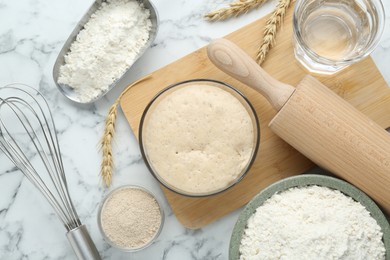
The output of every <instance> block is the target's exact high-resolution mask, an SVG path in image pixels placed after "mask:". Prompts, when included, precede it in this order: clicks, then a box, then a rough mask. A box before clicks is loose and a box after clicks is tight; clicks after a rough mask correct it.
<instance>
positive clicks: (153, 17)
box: [53, 0, 159, 104]
mask: <svg viewBox="0 0 390 260" xmlns="http://www.w3.org/2000/svg"><path fill="white" fill-rule="evenodd" d="M137 1H138V2H140V3H142V4H143V6H144V7H145V8H146V9H148V10H149V11H150V17H149V18H150V21H151V23H152V27H151V30H150V32H149V39H148V40H147V42H146V44H145V45H144V46H143V47H142V48H141V50H140V51H139V53H138V54H137V55H136V57H135V58H134V60H133V63H132V64H131V65H129V66H128V68H127V70H126V71H125V73H123V75H122V76H121V77H119V78H117V79H116V80H115V81H114V82H113V83H111V84H110V85H109V86H108V87H107V88H106V89H105V90H103V91H101V92H100V94H99V95H98V96H96V97H94V98H91V99H88V100H86V99H85V98H81V97H80V96H79V95H78V94H77V93H76V91H74V89H73V88H72V87H71V86H68V85H65V84H60V83H58V78H59V71H60V67H61V66H62V65H63V64H65V55H66V54H67V53H68V52H69V50H70V47H71V45H72V43H73V42H74V41H75V40H76V38H77V35H78V34H79V32H80V31H81V30H82V29H84V25H85V24H86V23H87V22H88V21H89V19H90V18H91V15H92V14H93V13H95V12H96V11H97V10H98V9H99V8H100V7H101V5H102V3H103V2H106V1H102V0H96V1H95V2H94V3H93V4H92V5H91V7H90V8H89V9H88V11H87V12H86V13H85V14H84V16H83V17H82V18H81V20H80V21H79V22H78V23H77V25H76V27H75V28H74V30H73V31H72V33H71V34H70V36H69V37H68V39H67V40H66V42H65V44H64V46H63V47H62V49H61V51H60V53H59V54H58V57H57V59H56V62H55V64H54V67H53V79H54V82H55V84H56V86H57V87H58V89H59V91H60V92H61V93H62V94H63V95H64V96H65V97H67V98H68V99H70V100H72V101H74V102H76V103H80V104H90V103H93V102H95V101H97V100H99V99H100V98H102V97H103V96H104V95H106V94H107V93H108V92H109V91H110V90H111V89H112V88H113V87H115V85H116V84H117V83H118V82H119V81H120V80H121V79H122V78H123V77H124V75H126V73H127V72H128V71H129V70H130V69H131V67H132V65H133V64H134V63H135V62H136V61H137V60H138V59H139V58H140V57H141V56H142V55H143V54H144V53H145V51H146V50H147V49H148V48H149V47H150V46H151V45H152V43H153V41H154V40H155V38H156V35H157V30H158V24H159V22H158V13H157V10H156V8H155V7H154V5H153V4H152V3H151V2H150V1H148V0H137Z"/></svg>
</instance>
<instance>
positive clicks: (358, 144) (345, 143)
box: [207, 39, 390, 214]
mask: <svg viewBox="0 0 390 260" xmlns="http://www.w3.org/2000/svg"><path fill="white" fill-rule="evenodd" d="M207 52H208V56H209V58H210V60H211V61H212V62H213V63H214V64H215V65H216V66H217V67H218V68H219V69H221V70H222V71H224V72H225V73H227V74H229V75H230V76H232V77H234V78H236V79H237V80H239V81H241V82H243V83H244V84H246V85H248V86H250V87H252V88H253V89H255V90H256V91H258V92H260V93H261V94H262V95H263V96H265V97H266V98H267V100H268V101H269V102H270V103H271V104H272V106H273V107H274V108H275V109H276V110H277V111H279V112H278V113H277V114H276V116H275V117H274V118H273V119H272V120H271V122H270V124H269V127H270V129H271V130H272V131H273V132H275V133H276V134H277V135H278V136H280V137H281V138H282V139H283V140H285V141H286V142H287V143H289V144H290V145H292V146H293V147H294V148H295V149H297V150H298V151H299V152H301V153H302V154H304V155H305V156H306V157H308V158H309V159H310V160H312V161H313V162H314V163H316V164H317V165H319V166H321V167H323V168H325V169H327V170H329V171H330V172H332V173H334V174H336V175H338V176H339V177H341V178H343V179H345V180H347V181H349V182H350V183H352V184H354V185H355V186H357V187H359V188H360V189H361V190H363V191H364V192H366V193H367V194H368V195H369V196H371V197H372V198H373V199H374V200H375V201H376V202H377V203H378V204H379V205H380V206H381V207H382V209H383V210H384V211H386V212H387V214H390V134H389V133H387V132H386V131H385V130H384V129H382V128H381V127H380V126H378V125H377V124H376V123H374V122H373V121H372V120H371V119H369V118H368V117H367V116H365V115H363V114H362V113H360V112H359V111H358V110H356V109H355V108H354V107H353V106H352V105H350V104H349V103H347V102H346V101H345V100H343V99H342V98H341V97H339V96H338V95H337V94H335V93H334V92H332V91H331V90H329V89H328V88H327V87H326V86H324V85H323V84H322V83H321V82H319V81H318V80H316V79H315V78H313V77H311V76H309V75H307V76H305V77H304V78H303V80H302V81H301V82H300V83H299V84H298V86H297V87H296V88H294V87H292V86H290V85H287V84H284V83H281V82H279V81H277V80H276V79H274V78H272V77H271V76H270V75H268V74H267V73H266V72H265V71H264V70H263V69H262V68H260V66H258V65H257V64H256V62H255V61H254V60H252V59H251V58H250V57H249V56H248V55H247V54H246V53H245V52H244V51H243V50H241V49H240V48H239V47H237V46H236V45H235V44H233V43H232V42H230V41H228V40H224V39H218V40H215V41H214V42H212V43H210V45H209V46H208V50H207Z"/></svg>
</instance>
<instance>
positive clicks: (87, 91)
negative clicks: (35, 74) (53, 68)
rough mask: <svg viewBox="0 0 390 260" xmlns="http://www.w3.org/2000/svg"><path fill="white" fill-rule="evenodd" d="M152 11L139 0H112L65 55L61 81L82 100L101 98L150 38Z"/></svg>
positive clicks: (102, 7) (59, 80) (103, 5)
mask: <svg viewBox="0 0 390 260" xmlns="http://www.w3.org/2000/svg"><path fill="white" fill-rule="evenodd" d="M149 16H150V11H149V10H147V9H145V8H144V7H143V5H142V4H140V3H139V2H138V1H136V0H108V1H107V3H106V2H103V4H102V6H101V7H100V9H99V10H97V11H96V12H95V13H94V14H92V16H91V18H90V19H89V21H88V22H87V23H86V24H85V26H84V29H83V30H81V31H80V32H79V34H78V35H77V38H76V40H75V41H74V42H73V43H72V45H71V47H70V51H69V53H67V54H66V55H65V64H64V65H62V66H61V67H60V69H59V78H58V83H60V84H65V85H68V86H69V87H71V88H72V89H73V90H74V91H75V92H76V93H77V94H78V98H79V100H80V101H81V102H89V101H91V100H93V99H95V98H96V97H98V96H99V95H100V94H101V93H102V92H104V91H106V90H107V89H108V87H109V86H110V85H111V84H112V83H113V82H114V81H115V80H117V79H119V78H120V77H121V76H122V75H123V74H124V73H125V72H126V70H127V68H129V67H130V66H131V65H132V64H133V63H134V61H135V59H136V57H137V55H138V54H139V52H140V51H141V49H142V48H143V47H144V46H145V44H146V42H147V41H148V39H149V33H150V30H151V27H152V23H151V21H150V19H149Z"/></svg>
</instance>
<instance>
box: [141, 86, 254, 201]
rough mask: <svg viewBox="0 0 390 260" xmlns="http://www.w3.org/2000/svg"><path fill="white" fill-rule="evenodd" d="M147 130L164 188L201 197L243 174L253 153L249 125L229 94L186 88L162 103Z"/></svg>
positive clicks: (154, 164) (149, 149) (147, 143)
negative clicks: (164, 184)
mask: <svg viewBox="0 0 390 260" xmlns="http://www.w3.org/2000/svg"><path fill="white" fill-rule="evenodd" d="M149 113H151V115H150V118H149V121H148V122H146V125H145V130H144V131H145V133H144V147H145V149H146V153H147V154H148V156H149V161H150V164H151V166H152V167H153V168H154V169H155V172H157V173H158V174H159V175H160V177H162V178H163V179H164V180H165V181H166V182H167V183H168V184H170V185H171V186H173V187H176V188H178V189H180V190H182V191H184V192H187V193H193V194H201V193H208V192H213V191H217V190H220V189H223V188H225V187H227V186H229V185H230V184H231V183H232V182H234V181H235V180H236V179H237V178H238V177H239V176H241V174H242V170H243V168H245V167H246V165H247V164H248V161H249V160H250V157H251V154H252V150H253V149H254V144H253V143H254V133H253V131H254V130H253V126H252V120H251V118H250V116H249V113H248V112H247V111H246V109H245V107H244V106H243V105H242V104H241V103H240V101H239V100H238V99H237V98H235V97H234V96H233V95H232V94H230V93H229V92H227V91H225V90H222V89H220V88H218V87H215V86H210V85H195V84H194V85H188V86H185V87H183V88H181V89H178V90H176V91H174V92H172V93H170V94H169V95H167V96H165V97H163V99H162V100H161V101H160V103H159V104H158V105H157V106H156V107H155V109H154V111H152V112H151V111H149Z"/></svg>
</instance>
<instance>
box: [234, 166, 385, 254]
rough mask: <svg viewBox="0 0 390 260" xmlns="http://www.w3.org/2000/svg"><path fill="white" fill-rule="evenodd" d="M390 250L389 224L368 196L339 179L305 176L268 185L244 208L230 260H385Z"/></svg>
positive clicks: (317, 175)
mask: <svg viewBox="0 0 390 260" xmlns="http://www.w3.org/2000/svg"><path fill="white" fill-rule="evenodd" d="M311 173H321V174H324V173H325V174H326V172H324V171H323V170H315V171H312V172H311ZM389 248H390V226H389V223H388V221H387V220H386V217H385V216H384V214H383V213H382V212H381V210H380V209H379V207H378V206H377V205H376V204H375V203H374V202H373V201H372V200H371V199H370V198H369V197H368V196H367V195H365V194H364V193H363V192H362V191H360V190H359V189H357V188H356V187H354V186H352V185H351V184H349V183H347V182H345V181H342V180H340V179H337V178H333V177H329V176H324V175H319V174H304V175H300V176H294V177H290V178H286V179H283V180H281V181H279V182H276V183H274V184H272V185H270V186H269V187H267V188H266V189H264V190H263V191H262V192H260V193H259V194H258V195H257V196H255V197H254V198H253V199H252V200H251V201H250V202H249V203H248V204H247V206H246V207H245V208H244V210H243V211H242V212H241V214H240V216H239V219H238V221H237V223H236V225H235V227H234V229H233V233H232V237H231V240H230V248H229V259H230V260H238V259H240V260H244V259H345V260H346V259H378V260H379V259H383V260H385V259H389V255H386V253H388V252H389Z"/></svg>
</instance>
